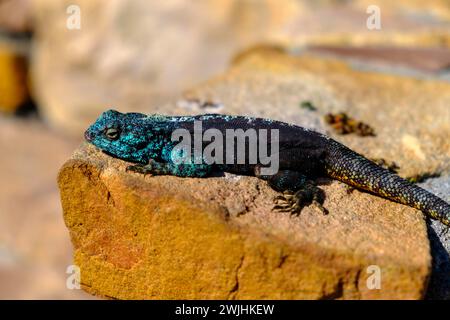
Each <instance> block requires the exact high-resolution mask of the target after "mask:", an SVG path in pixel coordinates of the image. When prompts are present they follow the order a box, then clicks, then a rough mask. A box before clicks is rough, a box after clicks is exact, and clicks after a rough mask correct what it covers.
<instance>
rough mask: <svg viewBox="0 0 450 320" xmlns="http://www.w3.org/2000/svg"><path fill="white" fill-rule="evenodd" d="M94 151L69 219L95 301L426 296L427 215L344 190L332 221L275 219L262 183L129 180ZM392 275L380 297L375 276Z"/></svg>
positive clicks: (75, 185)
mask: <svg viewBox="0 0 450 320" xmlns="http://www.w3.org/2000/svg"><path fill="white" fill-rule="evenodd" d="M125 168H126V163H125V162H123V161H120V160H116V159H114V158H111V157H109V156H107V155H105V154H103V153H101V152H100V151H98V150H97V149H96V148H95V147H93V146H91V145H88V144H84V145H82V146H81V148H80V149H78V151H77V152H76V153H75V154H74V155H73V157H72V158H71V159H70V160H69V161H67V162H66V163H65V165H64V166H63V167H62V169H61V171H60V173H59V177H58V183H59V187H60V191H61V199H62V205H63V210H64V220H65V223H66V225H67V227H68V228H69V230H70V234H71V239H72V242H73V245H74V248H75V263H76V264H77V265H79V266H80V267H81V282H82V284H83V286H84V288H85V289H86V290H87V291H88V292H91V293H94V294H97V295H100V296H105V297H111V298H119V299H142V298H144V299H175V298H196V299H209V298H220V299H250V298H272V299H298V298H308V299H331V298H344V299H358V298H362V299H369V298H375V299H376V298H395V299H405V298H406V299H417V298H421V297H423V295H424V293H425V289H426V286H427V281H428V276H429V272H430V267H431V260H430V255H429V246H428V241H427V234H426V226H425V223H424V220H423V218H422V216H421V213H420V212H418V211H416V210H414V209H410V208H407V207H405V206H402V205H399V204H395V203H392V202H388V201H386V200H383V199H380V198H377V197H374V196H371V195H368V194H365V193H360V192H354V193H353V194H351V195H348V194H347V192H346V188H345V187H344V186H343V185H342V184H340V183H338V182H332V183H329V184H327V185H324V186H323V188H324V190H325V191H326V193H327V194H328V198H327V200H326V202H325V206H326V207H327V208H328V209H329V210H330V215H328V216H323V215H321V214H319V213H318V212H317V211H315V210H314V209H313V208H306V209H305V210H304V211H303V212H302V214H301V215H300V216H299V217H295V216H291V215H289V214H286V213H278V212H273V211H271V206H272V203H271V198H272V197H273V196H274V195H275V192H274V191H272V190H271V189H270V188H269V187H268V186H267V185H266V183H265V182H262V181H260V180H258V179H256V178H253V177H235V176H231V175H230V176H228V175H227V176H226V177H215V178H208V179H183V178H177V177H169V176H165V177H149V176H147V177H143V176H141V175H137V174H130V173H127V172H125ZM370 265H377V266H379V267H380V268H381V289H380V290H369V289H368V288H367V285H366V281H367V279H368V276H369V275H370V274H368V273H367V268H368V267H369V266H370Z"/></svg>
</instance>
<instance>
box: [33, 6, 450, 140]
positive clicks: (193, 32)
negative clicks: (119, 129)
mask: <svg viewBox="0 0 450 320" xmlns="http://www.w3.org/2000/svg"><path fill="white" fill-rule="evenodd" d="M31 3H32V6H31V7H32V9H31V11H32V16H33V21H34V24H35V25H34V29H35V36H36V38H35V40H36V42H35V46H34V50H33V55H32V59H33V64H32V66H33V68H32V76H33V83H34V85H35V86H34V89H35V98H36V100H37V102H38V104H39V106H40V108H42V114H43V115H44V116H45V117H46V119H47V120H48V121H49V122H50V123H51V124H52V125H53V126H54V127H58V128H60V129H62V131H64V132H65V133H72V134H78V133H79V132H80V131H81V130H82V129H84V128H85V127H86V126H87V125H88V123H90V122H91V121H93V120H94V119H95V118H96V117H97V115H98V113H99V112H100V111H102V110H103V109H104V108H105V106H115V107H117V108H120V109H122V110H141V111H146V112H148V113H151V112H152V111H154V108H155V106H156V105H158V104H160V102H161V101H166V99H168V98H171V97H173V96H177V95H178V94H179V93H180V91H181V90H183V89H184V88H187V87H191V86H192V85H194V84H196V83H197V82H198V81H202V80H204V79H208V78H209V77H210V76H211V75H213V74H216V73H218V72H221V71H223V70H224V69H225V68H226V66H227V63H228V61H229V58H230V56H231V55H232V54H233V53H234V52H236V51H238V50H240V49H243V48H246V47H248V46H249V45H253V44H255V43H276V44H282V45H285V46H288V47H298V46H303V45H308V44H334V45H347V46H348V45H355V46H360V45H364V44H366V45H378V46H380V45H382V46H386V45H391V46H412V47H417V46H419V47H423V46H434V47H436V46H438V47H449V46H450V40H449V33H448V30H449V25H450V22H449V11H450V10H449V6H448V2H446V1H445V0H432V1H431V0H429V1H426V2H420V1H414V2H412V3H411V1H410V0H404V1H395V2H393V1H387V0H385V1H377V4H378V5H379V6H380V10H381V15H382V16H381V18H382V29H381V30H368V29H367V26H366V20H367V18H368V16H369V15H368V14H367V13H366V9H367V7H368V6H369V5H372V4H373V3H372V2H371V1H367V0H359V1H351V2H350V1H345V2H343V1H339V0H332V1H298V0H283V1H280V0H261V1H241V0H205V1H195V2H192V1H186V0H170V1H147V0H127V1H120V0H114V1H110V0H98V1H91V0H78V1H76V3H73V1H70V0H64V1H54V0H39V1H36V0H35V1H31ZM73 4H77V5H79V7H80V10H81V11H80V13H81V29H80V30H70V29H67V28H66V21H67V18H68V16H69V15H68V14H66V9H67V7H68V6H69V5H73Z"/></svg>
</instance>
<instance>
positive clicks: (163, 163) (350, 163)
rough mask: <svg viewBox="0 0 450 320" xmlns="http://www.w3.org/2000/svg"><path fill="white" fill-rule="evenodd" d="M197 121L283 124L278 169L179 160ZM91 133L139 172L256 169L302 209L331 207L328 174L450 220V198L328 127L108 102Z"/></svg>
mask: <svg viewBox="0 0 450 320" xmlns="http://www.w3.org/2000/svg"><path fill="white" fill-rule="evenodd" d="M194 121H201V123H202V130H203V131H206V130H208V129H210V128H214V129H218V130H219V131H220V132H221V133H223V134H224V135H225V131H226V129H234V130H236V129H238V128H240V129H242V130H244V131H245V130H247V129H256V130H260V129H266V130H268V131H270V130H272V129H278V135H279V139H278V143H279V146H278V159H279V169H278V171H277V173H276V174H272V175H263V174H261V164H259V163H256V164H250V163H248V162H247V161H246V162H245V163H244V164H242V163H241V164H238V163H236V162H234V163H230V164H207V163H198V161H197V162H195V163H194V162H192V163H177V162H176V161H174V160H173V156H172V152H171V151H172V150H173V148H174V146H175V144H176V143H178V142H177V141H172V137H171V136H172V132H173V131H174V130H176V129H186V130H188V131H189V132H190V133H192V134H193V131H194ZM85 138H86V140H87V141H88V142H90V143H92V144H93V145H95V146H96V147H98V148H100V149H101V150H102V151H103V152H105V153H106V154H108V155H111V156H113V157H116V158H119V159H122V160H125V161H129V162H132V163H134V165H132V166H129V167H128V168H127V170H131V171H134V172H139V173H143V174H152V175H175V176H179V177H207V176H209V175H211V174H212V173H213V172H215V171H219V172H230V173H235V174H240V175H252V176H256V177H258V178H261V179H264V180H266V181H267V182H268V183H269V185H270V186H271V187H272V188H273V189H275V190H276V191H280V192H284V193H283V195H282V196H278V197H277V198H276V199H275V204H276V205H275V208H276V209H278V210H281V211H290V212H294V213H298V212H300V210H301V209H302V208H303V207H304V206H305V205H309V204H312V203H313V204H315V205H316V206H317V207H318V208H319V209H321V211H322V212H324V213H326V209H324V208H323V207H322V204H323V200H324V194H323V191H322V190H321V189H319V188H318V187H317V186H316V185H315V184H314V183H313V182H312V181H313V180H312V179H316V178H318V177H329V178H332V179H336V180H339V181H342V182H344V183H346V184H347V185H350V186H352V187H355V188H357V189H362V190H365V191H368V192H369V193H372V194H375V195H378V196H380V197H384V198H387V199H390V200H392V201H395V202H399V203H402V204H405V205H408V206H410V207H413V208H416V209H419V210H421V211H422V212H423V213H425V214H426V216H428V217H431V218H433V219H436V220H439V221H441V222H442V223H443V224H445V225H446V226H450V205H449V204H448V203H447V202H445V201H444V200H442V199H440V198H439V197H437V196H435V195H433V194H432V193H430V192H428V191H426V190H424V189H422V188H420V187H418V186H417V185H414V184H412V183H410V182H408V181H407V180H405V179H403V178H401V177H399V176H398V175H396V174H394V173H392V172H390V171H388V170H386V169H384V168H382V167H380V166H378V165H377V164H375V163H374V162H372V161H371V160H368V159H367V158H365V157H364V156H362V155H360V154H358V153H356V152H354V151H352V150H350V149H349V148H347V147H346V146H344V145H342V144H341V143H339V142H337V141H335V140H333V139H331V138H329V137H327V136H326V135H323V134H320V133H318V132H315V131H312V130H308V129H305V128H302V127H300V126H296V125H291V124H288V123H284V122H280V121H275V120H270V119H261V118H252V117H244V116H229V115H220V114H205V115H197V116H163V115H145V114H141V113H120V112H118V111H115V110H108V111H106V112H104V113H103V114H102V115H101V116H100V117H99V118H98V119H97V120H96V121H95V122H94V123H93V124H92V125H91V126H90V127H89V128H88V129H87V130H86V132H85ZM247 147H248V144H247ZM269 148H270V146H269ZM225 152H226V151H225Z"/></svg>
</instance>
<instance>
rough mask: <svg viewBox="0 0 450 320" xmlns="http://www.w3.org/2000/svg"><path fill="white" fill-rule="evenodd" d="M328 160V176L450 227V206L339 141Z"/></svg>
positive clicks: (331, 149) (334, 145) (335, 143)
mask: <svg viewBox="0 0 450 320" xmlns="http://www.w3.org/2000/svg"><path fill="white" fill-rule="evenodd" d="M330 142H332V143H331V145H330V149H329V153H328V155H327V157H326V159H325V168H326V171H327V173H328V175H329V176H330V177H332V178H334V179H336V180H340V181H342V182H344V183H346V184H348V185H351V186H354V187H356V188H360V189H364V190H367V191H369V192H372V193H374V194H377V195H379V196H382V197H385V198H388V199H390V200H393V201H396V202H399V203H402V204H406V205H408V206H410V207H413V208H416V209H419V210H421V211H422V212H424V213H425V214H427V215H428V216H430V217H431V218H433V219H436V220H439V221H441V222H442V223H443V224H445V225H446V226H450V205H449V204H448V203H447V202H445V201H444V200H442V199H441V198H439V197H437V196H435V195H434V194H432V193H430V192H428V191H426V190H424V189H422V188H420V187H418V186H416V185H414V184H412V183H410V182H409V181H407V180H405V179H403V178H401V177H399V176H398V175H396V174H393V173H391V172H389V171H388V170H386V169H384V168H382V167H380V166H378V165H377V164H375V163H374V162H372V161H370V160H368V159H366V158H365V157H363V156H362V155H360V154H358V153H356V152H354V151H352V150H350V149H349V148H347V147H345V146H343V145H341V144H339V143H338V142H336V141H330Z"/></svg>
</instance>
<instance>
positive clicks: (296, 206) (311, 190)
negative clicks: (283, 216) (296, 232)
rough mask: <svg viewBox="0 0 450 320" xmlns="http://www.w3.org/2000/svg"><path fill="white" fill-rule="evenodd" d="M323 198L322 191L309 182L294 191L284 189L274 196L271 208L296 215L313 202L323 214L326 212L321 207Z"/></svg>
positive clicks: (326, 211) (326, 212)
mask: <svg viewBox="0 0 450 320" xmlns="http://www.w3.org/2000/svg"><path fill="white" fill-rule="evenodd" d="M324 199H325V196H324V193H323V191H322V190H321V189H319V188H318V187H316V186H315V185H312V184H309V185H307V186H305V187H304V188H302V189H300V190H298V191H296V192H295V193H293V192H289V191H285V192H283V195H279V196H277V197H275V198H274V207H273V209H274V210H276V211H280V212H290V213H291V214H296V215H298V214H300V212H301V211H302V209H303V208H304V207H305V206H308V205H310V204H313V205H314V208H316V209H317V210H319V211H320V212H321V213H322V214H324V215H325V214H328V210H327V209H325V208H324V207H323V202H324Z"/></svg>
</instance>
